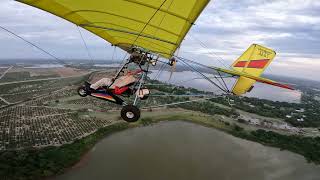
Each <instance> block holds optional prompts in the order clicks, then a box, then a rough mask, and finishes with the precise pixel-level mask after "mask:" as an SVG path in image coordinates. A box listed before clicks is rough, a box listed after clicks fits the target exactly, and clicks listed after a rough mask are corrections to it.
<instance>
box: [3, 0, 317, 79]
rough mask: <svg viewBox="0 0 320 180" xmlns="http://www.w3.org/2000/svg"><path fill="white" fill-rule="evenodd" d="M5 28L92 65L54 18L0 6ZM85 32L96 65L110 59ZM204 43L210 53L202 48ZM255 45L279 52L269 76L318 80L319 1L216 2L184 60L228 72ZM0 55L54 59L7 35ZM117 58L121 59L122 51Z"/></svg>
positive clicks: (73, 33)
mask: <svg viewBox="0 0 320 180" xmlns="http://www.w3.org/2000/svg"><path fill="white" fill-rule="evenodd" d="M0 25H1V26H4V27H6V28H8V29H10V30H12V31H14V32H15V33H17V34H19V35H21V36H22V37H24V38H25V39H27V40H29V41H31V42H33V43H35V44H37V45H39V46H41V47H42V48H44V49H46V50H48V51H49V52H51V53H52V54H54V55H55V56H57V57H59V58H61V59H88V54H87V52H86V50H85V48H84V45H83V43H82V40H81V38H80V34H79V32H78V29H77V27H76V26H75V25H73V24H71V23H69V22H67V21H64V20H62V19H60V18H57V17H55V16H53V15H51V14H49V13H46V12H43V11H41V10H38V9H35V8H33V7H29V6H27V5H24V4H20V3H18V2H15V1H13V0H0ZM81 32H82V33H83V35H84V38H85V41H86V42H87V44H88V47H89V49H90V53H91V54H92V56H93V58H94V59H105V60H108V59H111V57H112V54H113V50H114V49H113V47H111V46H110V44H108V43H106V42H105V41H104V40H102V39H100V38H98V37H96V36H94V35H93V34H91V33H89V32H86V31H85V30H81ZM199 40H200V41H201V42H203V43H204V44H206V47H207V48H203V47H202V46H200V43H199ZM252 43H258V44H261V45H265V46H267V47H270V48H272V49H274V50H276V51H277V57H276V59H275V60H274V62H273V63H272V64H271V65H270V68H268V70H267V72H266V73H269V74H278V75H288V76H294V77H301V78H308V79H314V80H319V78H320V1H319V0H214V1H211V2H210V3H209V5H208V6H207V8H206V9H205V10H204V12H203V13H202V14H201V16H200V17H199V19H198V21H197V22H196V24H195V26H193V28H192V29H191V31H190V33H189V35H187V37H186V38H185V41H184V42H183V44H182V48H181V50H180V51H179V55H180V56H184V57H187V58H192V59H196V60H197V61H198V62H200V63H204V64H210V65H216V66H222V67H223V64H225V65H226V66H229V65H230V64H231V63H232V61H234V60H235V59H236V58H237V57H238V56H239V55H241V53H242V52H243V51H245V50H246V49H247V47H248V46H250V45H251V44H252ZM0 52H1V53H0V59H15V58H18V59H22V58H37V59H39V58H47V59H49V58H50V57H48V56H46V55H45V54H43V53H41V52H40V51H38V50H37V49H34V48H32V47H31V46H29V45H27V44H25V43H24V42H23V41H21V40H19V39H17V38H15V37H12V36H11V35H9V34H8V33H6V32H5V31H2V30H0ZM116 52H117V53H116V58H117V57H118V58H120V57H121V52H120V50H117V51H116ZM220 58H221V59H222V60H218V59H220Z"/></svg>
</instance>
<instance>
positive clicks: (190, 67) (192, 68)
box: [180, 59, 229, 93]
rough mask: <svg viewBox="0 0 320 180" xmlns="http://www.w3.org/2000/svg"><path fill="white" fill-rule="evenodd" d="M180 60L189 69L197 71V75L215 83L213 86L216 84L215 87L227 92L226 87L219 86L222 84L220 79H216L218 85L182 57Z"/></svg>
mask: <svg viewBox="0 0 320 180" xmlns="http://www.w3.org/2000/svg"><path fill="white" fill-rule="evenodd" d="M180 60H181V62H182V63H184V64H185V65H187V66H188V67H189V69H190V70H192V71H195V72H197V73H198V74H199V75H201V76H202V77H203V78H204V79H206V80H207V81H209V82H210V83H211V84H213V85H215V86H216V87H217V88H219V89H220V90H221V91H223V92H226V93H227V92H229V90H228V89H227V90H226V89H224V87H223V88H222V87H221V86H222V85H221V82H220V81H218V82H219V84H220V86H219V85H218V84H217V83H215V82H214V81H212V80H211V79H209V78H208V77H207V76H205V75H204V74H203V73H201V72H200V71H199V70H197V69H196V68H194V67H192V66H191V65H190V64H188V63H186V62H184V60H182V59H180Z"/></svg>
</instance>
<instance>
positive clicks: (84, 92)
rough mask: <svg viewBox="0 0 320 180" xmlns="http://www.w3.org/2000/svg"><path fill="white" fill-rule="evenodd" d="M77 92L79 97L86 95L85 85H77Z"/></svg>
mask: <svg viewBox="0 0 320 180" xmlns="http://www.w3.org/2000/svg"><path fill="white" fill-rule="evenodd" d="M77 92H78V94H79V96H81V97H86V96H87V95H88V94H87V91H86V87H85V86H80V87H78V89H77Z"/></svg>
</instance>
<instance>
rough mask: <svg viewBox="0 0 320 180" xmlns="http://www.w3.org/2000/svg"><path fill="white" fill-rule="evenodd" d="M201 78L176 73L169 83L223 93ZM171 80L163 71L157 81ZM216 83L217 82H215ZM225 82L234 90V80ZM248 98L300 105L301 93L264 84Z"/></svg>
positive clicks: (257, 86) (259, 85) (260, 84)
mask: <svg viewBox="0 0 320 180" xmlns="http://www.w3.org/2000/svg"><path fill="white" fill-rule="evenodd" d="M157 73H158V71H153V72H152V73H151V75H150V77H151V79H153V78H154V77H155V76H157ZM205 75H206V76H208V77H212V76H213V75H212V74H205ZM199 77H200V76H199V75H198V74H196V73H194V72H191V71H183V72H174V74H173V75H172V78H171V80H170V81H169V83H171V84H175V85H181V86H185V87H193V88H196V89H199V90H202V91H210V92H215V93H217V94H220V93H222V91H221V90H219V89H218V88H217V87H215V86H214V85H212V84H211V83H210V82H208V81H207V80H205V79H195V78H199ZM169 79H170V72H168V71H163V72H162V73H160V75H159V76H158V78H157V80H159V81H163V82H168V80H169ZM215 82H216V81H215ZM225 82H226V84H227V86H228V88H229V89H232V86H233V84H234V83H235V79H234V78H226V79H225ZM245 96H247V97H256V98H260V99H267V100H271V101H283V102H289V103H300V99H301V92H300V91H292V90H288V89H283V88H279V87H275V86H270V85H267V84H262V83H255V84H254V88H253V89H252V91H251V92H249V93H247V94H245Z"/></svg>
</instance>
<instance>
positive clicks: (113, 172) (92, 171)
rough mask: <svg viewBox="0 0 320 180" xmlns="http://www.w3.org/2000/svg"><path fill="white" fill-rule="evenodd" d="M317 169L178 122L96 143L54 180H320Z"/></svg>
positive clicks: (297, 157)
mask: <svg viewBox="0 0 320 180" xmlns="http://www.w3.org/2000/svg"><path fill="white" fill-rule="evenodd" d="M319 177H320V166H315V165H313V164H308V163H307V162H306V161H305V159H304V158H303V157H302V156H300V155H297V154H294V153H291V152H288V151H280V150H279V149H276V148H271V147H266V146H262V145H260V144H258V143H254V142H249V141H246V140H242V139H239V138H235V137H233V136H230V135H228V134H226V133H223V132H220V131H218V130H216V129H212V128H207V127H203V126H200V125H196V124H191V123H186V122H182V121H176V122H162V123H159V124H156V125H153V126H148V127H142V128H135V129H130V130H126V131H123V132H119V133H116V134H113V135H111V136H109V137H107V138H105V139H103V140H102V141H100V142H99V143H98V144H97V145H96V146H95V147H94V148H93V150H92V151H91V152H90V153H89V154H88V156H87V159H86V161H85V162H83V164H82V166H80V167H78V168H75V169H72V170H70V171H69V172H67V173H66V174H64V175H62V176H59V177H57V178H56V180H88V179H95V180H108V179H110V180H119V179H121V180H122V179H124V180H126V179H128V180H132V179H137V180H171V179H172V180H180V179H181V180H199V179H201V180H206V179H208V180H212V179H219V180H233V179H245V180H302V179H303V180H318V179H319Z"/></svg>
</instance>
